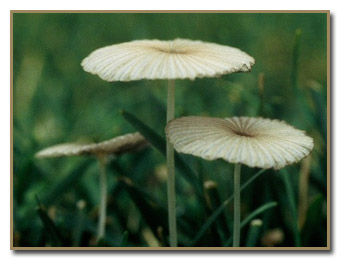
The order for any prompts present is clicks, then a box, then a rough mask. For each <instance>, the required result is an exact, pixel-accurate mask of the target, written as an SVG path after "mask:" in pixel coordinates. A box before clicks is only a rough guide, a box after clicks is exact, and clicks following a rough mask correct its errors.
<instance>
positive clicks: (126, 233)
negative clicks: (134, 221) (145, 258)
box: [120, 230, 129, 247]
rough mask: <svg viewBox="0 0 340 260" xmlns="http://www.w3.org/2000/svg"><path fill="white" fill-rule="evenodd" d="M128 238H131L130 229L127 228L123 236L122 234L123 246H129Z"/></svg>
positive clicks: (121, 243)
mask: <svg viewBox="0 0 340 260" xmlns="http://www.w3.org/2000/svg"><path fill="white" fill-rule="evenodd" d="M128 238H129V231H127V230H126V231H124V233H123V236H122V241H121V242H120V246H121V247H126V246H127V242H128Z"/></svg>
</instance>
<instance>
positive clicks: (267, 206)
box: [225, 201, 277, 246]
mask: <svg viewBox="0 0 340 260" xmlns="http://www.w3.org/2000/svg"><path fill="white" fill-rule="evenodd" d="M276 206H277V202H275V201H271V202H268V203H266V204H264V205H262V206H260V207H259V208H257V209H255V210H254V211H253V212H251V213H250V214H249V215H248V216H247V217H246V218H245V219H244V220H243V221H242V222H241V229H242V228H244V227H245V226H246V225H247V224H248V223H249V222H250V221H251V220H252V219H254V218H256V217H257V216H258V215H260V214H262V213H263V212H264V211H266V210H268V209H270V208H273V207H276ZM232 241H233V240H232V237H230V238H229V240H228V241H227V243H226V244H225V246H231V243H232Z"/></svg>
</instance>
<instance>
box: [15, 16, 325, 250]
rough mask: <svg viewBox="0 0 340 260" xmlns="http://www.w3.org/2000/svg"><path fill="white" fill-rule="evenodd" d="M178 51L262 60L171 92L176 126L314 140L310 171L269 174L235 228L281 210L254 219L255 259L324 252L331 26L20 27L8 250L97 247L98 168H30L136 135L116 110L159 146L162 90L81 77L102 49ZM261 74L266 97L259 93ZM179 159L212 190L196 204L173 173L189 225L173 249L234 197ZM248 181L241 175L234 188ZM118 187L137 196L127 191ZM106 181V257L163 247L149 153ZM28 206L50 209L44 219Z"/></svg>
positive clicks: (115, 23)
mask: <svg viewBox="0 0 340 260" xmlns="http://www.w3.org/2000/svg"><path fill="white" fill-rule="evenodd" d="M175 38H185V39H193V40H202V41H207V42H215V43H219V44H224V45H230V46H233V47H237V48H240V49H241V50H243V51H245V52H247V53H248V54H250V55H251V56H253V57H254V58H255V59H256V64H255V65H254V66H253V69H252V71H251V72H250V73H235V74H232V75H225V76H223V77H220V78H205V79H197V80H195V81H190V80H177V81H176V82H175V83H176V116H177V117H178V116H182V115H206V116H215V117H229V116H241V115H242V116H264V117H269V118H277V119H281V120H285V121H287V122H288V123H289V124H291V125H294V126H296V127H298V128H300V129H303V130H305V131H306V132H307V133H308V134H309V135H310V136H312V137H313V138H314V141H315V147H314V150H313V152H312V153H311V155H310V156H309V158H307V159H305V160H303V161H302V162H300V163H298V164H295V165H292V166H289V167H286V168H285V169H286V170H285V172H277V171H273V170H268V171H266V172H265V173H264V174H263V175H262V176H261V177H259V178H258V179H257V180H256V181H254V182H253V183H252V184H251V185H250V186H249V187H247V189H245V191H244V192H243V193H242V195H241V200H242V218H245V217H246V216H247V215H249V214H250V212H252V211H254V210H256V209H257V208H258V207H260V206H261V205H263V204H265V203H268V202H271V201H275V202H277V203H278V204H277V206H276V207H273V208H270V209H268V210H266V211H264V212H263V213H261V214H260V215H258V216H257V218H259V219H261V220H262V221H263V226H262V227H261V228H260V230H259V233H258V235H256V237H255V238H254V239H253V242H252V245H254V246H300V245H302V246H326V244H327V239H326V235H327V229H326V223H327V211H326V210H327V208H326V203H327V200H326V198H327V182H326V181H327V161H326V159H327V147H326V140H327V111H326V107H327V87H326V86H327V14H325V13H322V14H316V13H314V14H306V13H303V14H279V13H277V14H269V13H266V14H263V13H262V14H255V13H254V14H250V13H249V14H236V13H235V14H224V13H219V14H123V13H122V14H48V13H46V14H38V13H30V14H25V13H14V14H13V83H14V84H13V87H14V89H13V107H14V114H13V120H14V123H13V134H14V144H13V151H14V157H13V159H14V172H13V173H14V182H13V184H14V192H13V206H14V211H13V223H14V236H13V238H14V246H28V247H31V246H60V245H63V246H96V244H95V234H96V225H97V218H98V201H99V192H98V173H97V172H98V165H97V162H96V160H95V159H93V158H57V159H44V160H38V159H36V158H35V157H34V154H35V153H36V152H37V151H39V150H41V149H43V148H45V147H48V146H51V145H54V144H58V143H63V142H78V141H81V142H87V141H88V142H91V141H96V142H97V141H102V140H106V139H109V138H112V137H114V136H118V135H121V134H125V133H129V132H134V131H136V130H135V129H134V128H133V126H132V125H130V124H129V122H127V121H126V120H125V119H124V117H123V116H122V115H121V114H120V110H126V111H128V112H130V113H131V114H133V115H134V116H136V117H137V118H139V119H140V120H142V121H143V122H144V123H145V124H146V125H148V126H150V127H151V128H152V129H154V130H155V131H156V132H157V133H158V134H159V135H161V136H163V137H164V127H165V111H166V91H167V90H166V86H167V82H166V81H161V80H157V81H145V80H144V81H135V82H125V83H124V82H113V83H108V82H105V81H103V80H101V79H100V78H99V77H97V76H94V75H91V74H89V73H86V72H84V71H83V70H82V68H81V66H80V63H81V61H82V59H83V58H85V57H86V56H87V55H89V54H90V53H91V52H92V51H93V50H95V49H97V48H100V47H103V46H106V45H111V44H115V43H121V42H125V41H131V40H135V39H161V40H171V39H175ZM261 73H263V74H262V75H263V79H264V84H263V86H264V88H263V89H264V90H263V92H262V91H261V88H259V84H258V80H259V77H261V76H260V75H261ZM260 85H261V84H260ZM182 158H184V160H185V161H186V163H187V164H188V165H189V166H190V167H191V168H192V169H193V170H194V171H195V173H196V174H197V180H198V182H199V183H200V184H201V185H202V186H203V183H204V182H205V181H207V180H212V181H214V182H215V183H216V185H217V190H216V192H215V195H211V194H210V195H211V196H212V197H209V194H207V192H206V194H205V195H206V196H205V197H204V198H203V199H200V198H198V195H197V193H196V192H195V190H194V188H193V185H192V183H191V182H190V181H188V180H187V179H185V178H184V177H183V175H182V174H181V172H179V171H177V207H178V209H177V211H178V219H179V221H180V222H183V223H182V225H179V228H178V229H179V230H178V232H179V243H180V246H188V245H191V244H190V243H191V241H192V240H193V239H194V238H195V236H196V235H197V232H198V230H199V229H200V228H201V226H202V225H203V223H204V222H205V221H206V220H207V218H208V216H209V215H210V214H211V213H212V212H213V211H214V210H215V208H214V206H212V204H213V203H211V200H216V201H219V200H221V201H223V200H225V199H227V198H228V197H229V196H230V195H231V194H232V192H233V189H232V183H233V168H232V166H231V165H229V164H228V163H226V162H224V161H211V162H208V161H203V160H202V159H199V158H194V157H191V156H182ZM256 171H257V169H251V168H247V167H245V166H244V167H243V168H242V182H244V181H246V180H247V179H248V178H250V177H251V176H253V174H254V173H255V172H256ZM284 175H286V176H284ZM121 176H124V177H126V178H129V179H130V180H131V182H132V183H133V184H134V186H129V185H126V181H125V182H124V180H126V179H122V178H121ZM287 176H288V179H285V178H286V177H287ZM108 181H109V200H108V219H107V224H106V230H107V232H106V237H105V241H104V244H103V245H107V246H164V245H165V246H166V245H167V238H166V237H167V231H166V228H167V227H166V226H167V219H166V211H165V210H164V208H166V168H165V157H164V156H163V155H162V154H161V153H160V152H159V151H157V150H156V149H155V148H153V147H152V148H150V149H147V150H144V151H141V152H139V153H135V154H129V155H123V156H121V157H119V158H117V159H116V160H115V161H113V162H112V163H111V164H110V167H109V178H108ZM195 181H196V180H195ZM192 182H194V180H193V181H192ZM287 183H288V184H287ZM36 196H38V198H39V200H40V201H41V203H42V204H43V205H44V207H42V208H38V210H37V201H36ZM292 202H293V203H292ZM294 212H296V214H294ZM45 213H46V214H45ZM44 214H45V215H44ZM162 214H163V215H162ZM164 214H165V215H164ZM232 216H233V208H232V204H230V205H229V207H227V208H226V209H225V210H224V212H223V215H222V217H221V218H220V222H218V223H217V224H216V223H215V224H216V225H215V224H214V225H212V226H211V227H210V228H209V230H208V231H207V232H206V233H205V234H204V235H203V236H202V237H201V238H200V239H199V241H197V242H196V243H195V244H194V245H195V246H225V245H228V244H227V242H228V241H227V240H228V239H229V237H230V235H231V234H232V229H231V227H232ZM47 217H48V221H47V222H46V218H47ZM44 218H45V222H44V221H43V219H44ZM51 223H52V224H51ZM298 223H299V224H298ZM249 233H250V227H249V224H247V225H246V226H245V227H244V228H243V229H242V235H241V246H245V245H247V243H248V240H249V239H250V238H249ZM297 237H298V238H297ZM298 240H300V242H299V241H298ZM248 245H249V244H248Z"/></svg>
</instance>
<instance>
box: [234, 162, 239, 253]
mask: <svg viewBox="0 0 340 260" xmlns="http://www.w3.org/2000/svg"><path fill="white" fill-rule="evenodd" d="M240 183H241V164H239V163H237V164H235V170H234V237H233V247H239V246H240V221H241V210H240V208H241V195H240V193H241V192H240V191H241V189H240Z"/></svg>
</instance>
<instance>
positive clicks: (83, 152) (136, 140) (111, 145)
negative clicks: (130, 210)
mask: <svg viewBox="0 0 340 260" xmlns="http://www.w3.org/2000/svg"><path fill="white" fill-rule="evenodd" d="M147 145H148V142H147V140H146V139H145V138H144V137H143V136H142V135H141V134H139V133H133V134H125V135H122V136H118V137H115V138H112V139H110V140H107V141H103V142H101V143H91V144H79V143H66V144H58V145H55V146H52V147H48V148H46V149H43V150H41V151H40V152H38V153H37V154H36V157H37V158H40V159H42V158H54V157H64V156H94V157H96V158H97V160H98V163H99V184H100V185H99V186H100V207H99V220H98V231H97V243H98V242H99V241H100V240H101V239H103V238H104V237H105V222H106V204H107V180H106V179H107V176H106V165H107V162H108V160H109V159H110V157H111V156H118V155H120V154H123V153H128V152H134V151H138V150H141V149H143V148H145V147H146V146H147Z"/></svg>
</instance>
